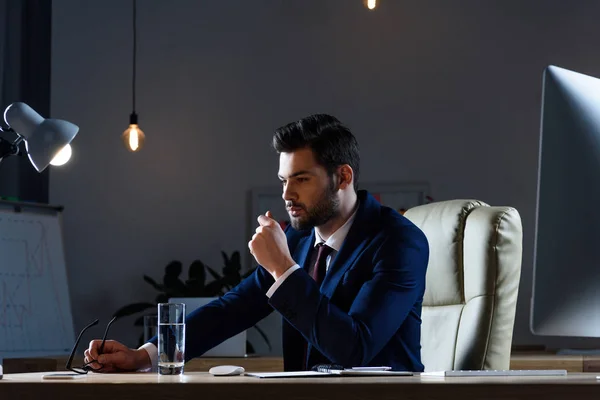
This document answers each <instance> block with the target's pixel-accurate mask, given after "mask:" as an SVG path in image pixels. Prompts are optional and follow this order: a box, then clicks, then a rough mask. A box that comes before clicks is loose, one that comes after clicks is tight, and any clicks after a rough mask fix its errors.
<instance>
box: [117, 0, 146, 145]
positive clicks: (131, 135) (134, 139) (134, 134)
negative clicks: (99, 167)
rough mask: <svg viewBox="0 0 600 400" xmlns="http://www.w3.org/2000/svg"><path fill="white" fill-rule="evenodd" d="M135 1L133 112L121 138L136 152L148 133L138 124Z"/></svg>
mask: <svg viewBox="0 0 600 400" xmlns="http://www.w3.org/2000/svg"><path fill="white" fill-rule="evenodd" d="M132 3H133V76H132V85H131V89H132V96H131V97H132V103H133V107H132V112H131V115H130V116H129V128H127V129H126V130H125V132H123V135H121V138H122V139H123V142H124V144H125V147H126V148H127V150H129V151H132V152H135V151H139V150H140V149H141V148H142V146H143V145H144V142H145V141H146V135H144V132H143V131H142V130H141V129H140V127H139V126H138V116H137V114H136V112H135V73H136V56H137V4H136V3H137V0H132Z"/></svg>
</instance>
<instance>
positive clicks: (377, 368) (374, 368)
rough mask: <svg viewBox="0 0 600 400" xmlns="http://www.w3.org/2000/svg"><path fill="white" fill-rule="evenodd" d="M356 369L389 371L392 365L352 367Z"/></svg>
mask: <svg viewBox="0 0 600 400" xmlns="http://www.w3.org/2000/svg"><path fill="white" fill-rule="evenodd" d="M352 369H353V370H355V371H389V370H391V369H392V367H383V366H382V367H352Z"/></svg>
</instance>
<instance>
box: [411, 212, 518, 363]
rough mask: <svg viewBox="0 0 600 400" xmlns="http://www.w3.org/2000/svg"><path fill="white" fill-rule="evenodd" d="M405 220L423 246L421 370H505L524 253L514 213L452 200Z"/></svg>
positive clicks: (516, 213) (412, 213) (515, 213)
mask: <svg viewBox="0 0 600 400" xmlns="http://www.w3.org/2000/svg"><path fill="white" fill-rule="evenodd" d="M405 216H406V217H407V218H408V219H410V220H411V221H412V222H413V223H415V224H416V225H417V226H418V227H419V228H421V230H423V232H424V233H425V235H426V236H427V239H428V241H429V251H430V257H429V265H428V269H427V281H426V285H427V286H426V288H425V297H424V301H423V312H422V320H423V323H422V330H421V358H422V361H423V364H424V365H425V370H426V371H441V370H452V369H457V370H458V369H472V370H479V369H509V368H510V350H511V343H512V335H513V327H514V322H515V312H516V304H517V293H518V289H519V281H520V276H521V257H522V252H523V230H522V225H521V217H520V215H519V213H518V211H517V210H516V209H514V208H512V207H490V206H489V205H487V204H485V203H483V202H481V201H477V200H450V201H441V202H437V203H430V204H426V205H422V206H418V207H414V208H412V209H409V210H408V211H407V212H406V213H405Z"/></svg>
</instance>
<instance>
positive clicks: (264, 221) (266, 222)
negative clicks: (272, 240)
mask: <svg viewBox="0 0 600 400" xmlns="http://www.w3.org/2000/svg"><path fill="white" fill-rule="evenodd" d="M269 213H270V212H267V214H269ZM258 223H259V224H261V225H262V226H271V225H272V224H273V223H275V221H273V219H271V217H268V216H265V215H259V216H258Z"/></svg>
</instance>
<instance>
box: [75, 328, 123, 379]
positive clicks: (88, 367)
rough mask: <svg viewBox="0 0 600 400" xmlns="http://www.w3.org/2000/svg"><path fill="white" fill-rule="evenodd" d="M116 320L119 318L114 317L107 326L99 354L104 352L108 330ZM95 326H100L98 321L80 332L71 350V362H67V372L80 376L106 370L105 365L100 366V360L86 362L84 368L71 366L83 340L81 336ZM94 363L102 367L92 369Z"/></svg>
mask: <svg viewBox="0 0 600 400" xmlns="http://www.w3.org/2000/svg"><path fill="white" fill-rule="evenodd" d="M116 319H117V317H113V319H111V320H110V322H109V323H108V325H106V329H105V330H104V336H103V337H102V343H100V348H99V349H98V354H102V353H103V352H104V342H106V336H107V335H108V329H109V328H110V326H111V325H112V323H113V322H115V320H116ZM95 325H98V320H95V321H94V322H92V323H91V324H89V325H88V326H86V327H85V328H83V329H82V330H81V332H79V336H77V340H76V341H75V345H74V346H73V350H71V355H70V356H69V360H68V361H67V364H66V365H65V368H66V369H67V370H69V371H73V372H76V373H78V374H87V373H88V372H89V371H100V370H101V369H102V368H104V365H102V364H100V363H99V362H98V360H90V361H88V362H86V363H85V364H83V366H81V367H71V364H72V363H73V357H74V356H75V352H76V351H77V345H78V344H79V341H80V340H81V336H83V333H84V332H85V331H87V330H88V329H89V328H91V327H92V326H95ZM92 363H97V364H99V365H100V367H99V368H97V367H92V366H91V365H90V364H92Z"/></svg>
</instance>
